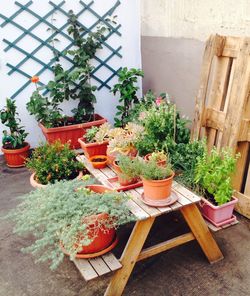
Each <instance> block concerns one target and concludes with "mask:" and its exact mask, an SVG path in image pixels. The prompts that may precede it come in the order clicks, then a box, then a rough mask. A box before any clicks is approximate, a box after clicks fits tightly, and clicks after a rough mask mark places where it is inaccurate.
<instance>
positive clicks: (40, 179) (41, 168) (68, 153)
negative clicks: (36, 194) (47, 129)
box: [26, 141, 84, 188]
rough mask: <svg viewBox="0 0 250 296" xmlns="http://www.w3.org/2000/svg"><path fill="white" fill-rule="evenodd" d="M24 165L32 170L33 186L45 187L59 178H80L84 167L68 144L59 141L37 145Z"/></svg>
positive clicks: (31, 180)
mask: <svg viewBox="0 0 250 296" xmlns="http://www.w3.org/2000/svg"><path fill="white" fill-rule="evenodd" d="M26 166H27V168H29V169H30V170H31V171H33V173H32V175H31V177H30V183H31V185H32V186H33V187H35V188H41V187H46V185H47V184H53V183H55V182H56V181H60V180H71V179H74V178H78V179H80V178H81V177H82V175H83V173H82V171H83V169H84V165H83V164H82V163H80V162H78V161H77V160H76V154H75V152H74V151H72V150H70V146H69V144H67V143H66V144H62V143H61V142H60V141H56V142H54V143H53V144H49V143H45V144H41V145H40V146H38V147H37V148H36V149H35V150H34V151H33V153H32V155H31V157H30V158H28V159H27V162H26Z"/></svg>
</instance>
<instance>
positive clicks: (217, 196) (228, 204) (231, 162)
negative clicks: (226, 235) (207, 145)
mask: <svg viewBox="0 0 250 296" xmlns="http://www.w3.org/2000/svg"><path fill="white" fill-rule="evenodd" d="M238 157H239V155H236V156H233V154H232V152H231V151H229V150H226V149H222V150H221V151H218V150H216V148H213V149H212V150H211V152H210V154H209V153H208V152H207V151H205V153H204V155H203V156H202V157H199V159H198V162H197V166H196V174H195V182H196V183H197V184H198V186H199V188H200V190H201V191H202V193H203V196H204V197H203V198H202V202H201V204H200V209H201V213H202V215H203V216H204V217H205V218H206V219H208V220H209V221H210V222H211V223H213V224H214V225H215V226H222V225H224V224H227V223H229V222H230V221H231V220H232V219H233V220H234V219H235V217H233V216H232V215H233V209H234V207H235V204H236V203H237V201H238V199H237V198H236V197H234V196H232V195H233V186H232V175H233V173H234V172H235V166H236V161H237V158H238Z"/></svg>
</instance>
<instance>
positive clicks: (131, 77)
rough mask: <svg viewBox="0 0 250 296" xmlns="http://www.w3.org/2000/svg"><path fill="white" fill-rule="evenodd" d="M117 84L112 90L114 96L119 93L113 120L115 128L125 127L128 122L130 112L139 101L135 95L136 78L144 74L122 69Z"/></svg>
mask: <svg viewBox="0 0 250 296" xmlns="http://www.w3.org/2000/svg"><path fill="white" fill-rule="evenodd" d="M118 76H119V79H118V83H117V84H115V85H114V87H113V88H112V90H111V91H112V92H113V94H114V95H116V93H117V92H118V93H119V96H120V97H119V103H120V105H118V106H117V110H118V111H117V113H116V116H118V117H115V118H114V120H115V126H116V127H125V125H126V124H127V123H128V122H129V121H130V118H129V116H130V112H131V110H132V108H133V106H134V104H138V103H139V99H138V97H137V95H136V92H137V90H138V87H137V86H135V84H136V83H137V80H138V77H143V76H144V73H143V71H142V70H140V69H135V68H132V69H128V68H127V67H125V68H122V69H121V70H120V71H119V72H118Z"/></svg>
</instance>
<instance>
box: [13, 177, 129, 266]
mask: <svg viewBox="0 0 250 296" xmlns="http://www.w3.org/2000/svg"><path fill="white" fill-rule="evenodd" d="M93 182H94V181H93V180H92V179H89V180H86V179H85V180H84V181H83V180H82V181H78V180H73V181H61V182H57V183H55V184H53V185H49V186H48V187H46V188H45V189H43V190H34V191H32V192H30V193H29V194H27V195H25V196H24V197H23V201H22V203H21V204H19V205H18V207H17V208H16V209H15V210H13V211H12V212H11V213H9V215H8V217H9V218H11V219H12V220H14V221H15V223H16V224H15V229H14V231H15V232H16V233H18V234H20V235H23V234H27V233H32V234H33V235H34V237H35V241H34V242H33V243H32V245H30V246H29V247H27V248H25V249H24V251H26V252H29V253H32V254H33V255H37V256H38V259H37V261H36V262H43V261H47V260H48V261H49V262H50V263H51V265H50V267H51V268H52V269H55V268H56V267H57V266H58V265H59V263H60V262H61V261H62V260H63V258H64V255H65V254H67V255H70V259H72V260H73V259H74V258H90V257H96V256H99V255H102V254H104V253H105V252H108V251H109V250H110V249H112V248H113V247H114V246H115V245H116V243H117V238H116V235H115V229H116V228H117V227H118V226H119V225H122V224H124V223H127V222H129V221H132V220H133V219H134V218H133V215H132V214H131V213H130V212H129V209H128V207H127V206H126V202H127V200H128V196H126V195H125V194H123V193H117V192H115V191H110V189H109V188H106V187H104V186H101V185H94V186H93V185H91V184H93ZM89 185H90V186H89ZM41 205H42V206H41Z"/></svg>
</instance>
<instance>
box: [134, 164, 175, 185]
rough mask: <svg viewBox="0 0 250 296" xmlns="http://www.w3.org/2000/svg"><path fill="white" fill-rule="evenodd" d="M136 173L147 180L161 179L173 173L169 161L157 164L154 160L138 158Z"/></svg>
mask: <svg viewBox="0 0 250 296" xmlns="http://www.w3.org/2000/svg"><path fill="white" fill-rule="evenodd" d="M135 170H136V171H137V173H138V174H139V175H140V176H141V177H143V178H144V179H147V180H163V179H166V178H168V177H170V176H171V175H172V174H173V171H172V167H171V164H170V163H167V164H166V166H159V165H158V164H157V161H154V160H149V161H145V160H138V161H137V164H136V166H135Z"/></svg>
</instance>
